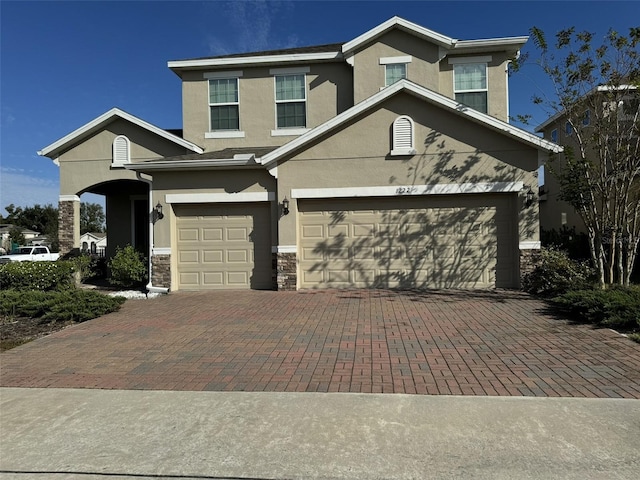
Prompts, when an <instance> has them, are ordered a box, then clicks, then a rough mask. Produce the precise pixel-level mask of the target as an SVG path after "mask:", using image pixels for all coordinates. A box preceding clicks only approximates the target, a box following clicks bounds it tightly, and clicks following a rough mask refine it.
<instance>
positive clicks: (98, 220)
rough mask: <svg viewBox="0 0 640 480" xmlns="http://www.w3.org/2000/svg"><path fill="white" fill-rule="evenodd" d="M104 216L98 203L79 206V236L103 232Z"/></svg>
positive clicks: (83, 203)
mask: <svg viewBox="0 0 640 480" xmlns="http://www.w3.org/2000/svg"><path fill="white" fill-rule="evenodd" d="M104 221H105V215H104V211H103V210H102V205H100V204H99V203H85V202H82V203H81V204H80V234H83V233H87V232H103V231H104Z"/></svg>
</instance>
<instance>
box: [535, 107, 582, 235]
mask: <svg viewBox="0 0 640 480" xmlns="http://www.w3.org/2000/svg"><path fill="white" fill-rule="evenodd" d="M554 129H557V131H558V137H557V142H558V143H559V144H562V145H567V144H569V145H571V144H572V143H573V142H572V140H571V137H570V136H568V135H567V134H566V133H565V122H564V119H561V120H560V121H558V122H555V123H553V124H551V125H549V126H548V127H547V128H545V130H544V132H543V134H544V138H546V139H547V140H551V131H552V130H554ZM563 163H564V154H560V155H557V156H554V157H552V158H550V159H549V160H547V163H546V165H545V168H544V191H545V192H546V195H545V197H544V198H545V199H544V200H543V201H541V202H540V226H541V227H542V228H543V229H545V230H558V231H559V230H561V229H562V227H566V228H568V229H571V228H573V227H575V229H576V231H577V232H583V233H586V231H587V230H586V227H585V225H584V222H583V221H582V218H580V215H578V212H576V210H575V208H573V207H572V206H571V205H570V204H569V203H568V202H565V201H564V200H561V199H560V182H558V179H557V178H556V177H555V175H554V174H553V170H554V169H556V170H557V169H560V168H562V165H563Z"/></svg>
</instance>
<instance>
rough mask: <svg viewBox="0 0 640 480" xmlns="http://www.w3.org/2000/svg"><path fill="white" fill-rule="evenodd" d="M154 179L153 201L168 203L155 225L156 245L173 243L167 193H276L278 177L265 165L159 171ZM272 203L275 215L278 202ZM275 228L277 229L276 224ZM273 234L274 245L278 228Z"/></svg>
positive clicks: (173, 218)
mask: <svg viewBox="0 0 640 480" xmlns="http://www.w3.org/2000/svg"><path fill="white" fill-rule="evenodd" d="M153 179H154V181H153V188H154V191H153V193H152V197H153V198H152V202H153V204H154V205H155V204H157V203H158V202H160V203H161V204H162V205H163V206H164V207H165V208H164V210H163V213H164V214H165V218H163V219H162V220H159V221H157V222H156V224H155V226H154V246H155V247H156V248H167V247H170V246H171V244H172V232H173V231H174V230H175V215H174V213H173V209H172V208H171V207H170V206H169V205H168V204H167V202H166V195H168V194H176V193H183V194H184V193H187V194H192V193H228V194H231V193H248V192H274V193H275V192H276V190H277V186H276V179H275V178H274V177H272V176H271V175H269V173H268V172H267V171H266V170H262V169H260V170H250V169H243V170H209V171H191V172H156V173H155V174H154V176H153ZM272 203H273V205H272V215H274V214H275V213H276V208H277V206H276V204H275V202H272ZM272 218H275V217H272ZM274 225H275V222H274ZM272 230H275V228H274V229H272ZM272 235H273V238H272V244H273V245H275V244H276V243H275V242H276V239H277V237H276V236H275V235H276V234H275V232H272ZM174 240H175V239H174Z"/></svg>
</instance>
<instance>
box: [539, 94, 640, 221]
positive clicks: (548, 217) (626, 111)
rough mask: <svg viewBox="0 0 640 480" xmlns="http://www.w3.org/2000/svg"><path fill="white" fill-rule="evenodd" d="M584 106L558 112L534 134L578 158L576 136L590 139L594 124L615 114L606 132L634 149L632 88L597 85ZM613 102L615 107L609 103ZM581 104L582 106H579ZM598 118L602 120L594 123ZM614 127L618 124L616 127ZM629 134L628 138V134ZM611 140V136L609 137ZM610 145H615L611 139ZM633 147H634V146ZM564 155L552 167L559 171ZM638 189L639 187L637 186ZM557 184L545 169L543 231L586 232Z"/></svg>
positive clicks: (635, 111) (635, 117)
mask: <svg viewBox="0 0 640 480" xmlns="http://www.w3.org/2000/svg"><path fill="white" fill-rule="evenodd" d="M583 98H584V105H583V106H582V107H581V108H579V111H578V112H577V113H576V114H574V115H567V113H566V112H559V113H557V114H556V115H554V116H552V117H550V118H549V119H547V120H546V121H545V122H544V123H542V124H541V125H539V126H538V127H536V129H535V131H536V132H538V133H542V134H543V137H544V138H545V139H548V140H550V141H552V142H554V143H558V144H560V145H563V146H565V147H571V148H572V149H573V150H574V151H575V152H576V153H575V154H576V156H578V155H579V143H578V142H577V140H576V134H578V133H579V134H580V135H582V137H583V138H587V139H588V138H590V137H591V135H592V134H593V131H592V129H593V128H594V127H593V125H594V123H597V124H598V125H606V124H607V122H606V121H605V120H604V119H605V118H607V117H608V116H609V115H610V114H614V115H615V116H614V119H616V120H617V121H619V123H617V122H616V121H615V120H614V121H612V126H611V128H610V129H609V130H608V132H607V133H609V134H611V133H612V132H615V131H617V129H618V128H621V130H620V131H622V132H624V133H623V135H624V138H625V140H624V142H625V143H628V144H630V145H632V148H637V145H636V142H633V141H631V139H633V138H636V139H637V132H638V126H637V125H638V116H639V113H640V111H639V107H638V103H639V99H640V92H638V88H637V87H635V86H633V85H622V86H621V87H619V88H616V89H615V90H614V89H612V88H611V87H606V86H600V87H598V88H595V89H594V90H593V91H591V92H589V93H588V94H587V95H585V96H584V97H583ZM612 102H613V103H615V105H614V106H612V105H611V103H612ZM581 105H582V103H581ZM597 119H602V120H601V121H599V122H598V121H597ZM632 123H634V124H635V132H636V133H635V137H634V136H633V133H631V132H632ZM616 124H617V125H616ZM629 134H630V135H629ZM610 138H611V136H610ZM590 142H592V140H586V141H585V142H584V144H585V145H588V144H590ZM611 142H615V140H614V139H611ZM633 146H635V147H633ZM610 148H614V144H613V143H611V144H610ZM586 155H587V158H590V159H593V160H598V159H599V158H600V156H599V155H598V154H597V153H595V154H590V152H589V150H586ZM564 162H565V154H564V153H561V154H560V155H558V156H557V157H556V159H555V165H554V167H555V168H556V169H562V168H563V166H564V165H565V163H564ZM638 190H640V185H638ZM560 195H561V191H560V182H559V181H558V179H557V178H556V176H555V175H554V174H553V173H552V172H551V169H550V168H545V174H544V185H543V187H542V189H541V195H540V226H541V228H542V229H544V230H557V231H560V230H561V229H563V228H567V229H569V230H572V229H574V228H575V231H576V232H578V233H586V227H585V224H584V222H583V220H582V218H581V217H580V215H579V214H578V212H577V211H576V210H575V209H574V208H573V206H571V205H570V204H569V203H568V202H566V201H564V200H562V199H561V198H560Z"/></svg>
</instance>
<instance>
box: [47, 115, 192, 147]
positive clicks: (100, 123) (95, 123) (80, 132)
mask: <svg viewBox="0 0 640 480" xmlns="http://www.w3.org/2000/svg"><path fill="white" fill-rule="evenodd" d="M117 117H119V118H122V119H124V120H127V121H129V122H131V123H133V124H134V125H137V126H138V127H141V128H144V129H145V130H148V131H149V132H151V133H153V134H155V135H157V136H159V137H162V138H165V139H167V140H170V141H171V142H173V143H175V144H177V145H180V146H182V147H184V148H186V149H188V150H191V151H192V152H195V153H204V150H203V149H202V148H200V147H199V146H198V145H196V144H194V143H191V142H188V141H187V140H185V139H183V138H180V137H178V136H176V135H174V134H172V133H169V132H167V131H166V130H163V129H161V128H159V127H156V126H155V125H152V124H150V123H149V122H145V121H144V120H142V119H140V118H138V117H135V116H134V115H131V114H130V113H127V112H125V111H123V110H120V109H119V108H112V109H111V110H109V111H108V112H105V113H103V114H102V115H100V116H99V117H97V118H94V119H93V120H91V121H90V122H89V123H86V124H85V125H83V126H82V127H80V128H78V129H76V130H74V131H73V132H71V133H70V134H68V135H66V136H64V137H62V138H61V139H59V140H57V141H55V142H53V143H52V144H51V145H48V146H46V147H44V148H43V149H42V150H39V151H38V155H40V156H41V157H48V156H50V155H54V156H55V155H57V154H58V153H59V152H61V151H62V150H64V149H66V148H67V147H69V146H70V145H73V144H75V143H77V142H79V141H80V140H82V139H83V138H85V137H86V136H89V135H90V134H92V133H93V132H96V131H98V130H100V129H101V128H104V127H105V126H106V125H108V124H109V123H111V122H112V121H113V120H114V119H115V118H117Z"/></svg>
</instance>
